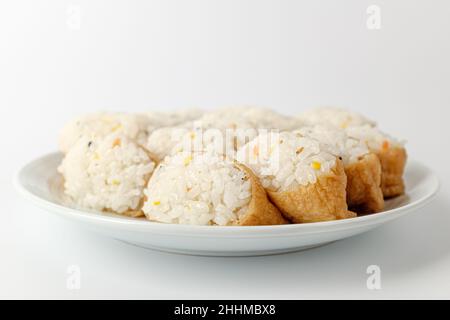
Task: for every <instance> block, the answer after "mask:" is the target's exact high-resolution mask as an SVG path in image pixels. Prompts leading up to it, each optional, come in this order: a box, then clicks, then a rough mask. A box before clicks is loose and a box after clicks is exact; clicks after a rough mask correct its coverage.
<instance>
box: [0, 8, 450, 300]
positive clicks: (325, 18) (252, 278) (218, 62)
mask: <svg viewBox="0 0 450 320" xmlns="http://www.w3.org/2000/svg"><path fill="white" fill-rule="evenodd" d="M371 4H376V5H378V6H380V8H381V29H380V30H369V29H368V28H367V27H366V20H367V17H368V16H367V14H366V9H367V7H368V6H369V5H371ZM78 10H80V13H81V16H80V18H81V20H80V21H81V23H80V25H79V28H77V25H76V22H77V21H76V19H77V17H76V16H75V17H73V14H74V12H75V14H76V12H77V11H78ZM73 19H75V21H74V20H73ZM449 59H450V3H449V1H445V0H442V1H425V0H423V1H408V0H401V1H400V0H391V1H375V0H374V1H362V0H351V1H350V0H349V1H334V0H327V1H325V0H321V1H297V0H292V1H287V0H258V1H256V0H255V1H250V0H226V1H225V0H222V1H212V0H201V1H200V0H190V1H186V0H180V1H174V0H158V1H136V0H127V1H125V0H124V1H75V0H73V1H61V0H59V1H56V0H55V1H42V0H41V1H35V0H34V1H31V0H30V1H2V2H1V4H0V110H1V111H0V119H1V122H0V144H1V150H2V152H1V157H0V163H1V175H0V197H1V203H2V208H1V210H0V297H1V298H201V299H203V298H256V299H257V298H295V299H302V298H450V272H449V270H450V216H449V211H450V201H449V199H448V193H449V185H448V184H449V182H450V169H449V165H448V163H449V160H450V159H449V151H448V147H449V144H448V142H447V139H448V138H449V137H450V124H449V115H450V112H449V107H450V106H449V103H450V62H449ZM242 104H252V105H262V106H268V107H273V108H275V109H276V110H278V111H281V112H285V113H290V114H295V113H298V112H299V111H300V110H302V109H304V108H307V107H311V106H317V105H337V106H344V107H349V108H352V109H354V110H357V111H360V112H363V113H365V114H366V115H368V116H369V117H371V118H374V119H375V120H377V121H378V122H380V123H381V126H382V128H383V129H385V130H386V131H388V132H390V133H392V134H394V135H396V136H399V137H402V138H405V139H407V140H408V151H409V154H410V157H411V158H414V159H417V160H419V161H422V162H424V163H426V164H427V165H428V166H430V167H432V168H433V169H434V170H435V171H436V173H438V175H439V177H440V179H441V182H442V189H441V193H440V195H439V196H438V197H437V198H436V200H435V201H434V202H433V203H432V204H430V205H428V206H427V207H426V208H425V209H422V210H420V211H419V212H416V213H415V214H412V215H409V216H405V217H404V218H401V219H399V220H397V221H395V222H393V223H390V224H389V225H386V226H383V227H381V228H379V229H376V230H374V231H372V232H369V233H366V234H363V235H360V236H357V237H354V238H351V239H347V240H344V241H341V242H337V243H334V244H332V245H329V246H326V247H322V248H319V249H315V250H310V251H306V252H301V253H294V254H287V255H279V256H271V257H259V258H203V257H190V256H178V255H173V254H165V253H157V252H152V251H147V250H144V249H140V248H136V247H132V246H128V245H125V244H122V243H119V242H116V241H114V240H111V239H108V238H103V237H101V236H98V235H96V234H93V233H90V232H88V231H84V230H81V229H79V228H78V227H76V226H72V225H71V224H70V223H68V222H65V221H63V220H61V219H60V218H58V217H57V216H54V215H50V214H47V213H46V212H44V211H42V210H39V209H37V208H35V207H34V206H33V205H31V204H29V203H26V202H25V201H23V200H22V199H20V198H19V196H18V195H17V194H16V192H15V191H14V190H13V187H12V184H11V180H12V175H13V173H14V172H15V171H16V170H17V169H18V168H20V166H21V165H23V164H25V163H26V162H27V161H30V160H31V159H33V158H35V157H38V156H40V155H42V154H45V153H47V152H51V151H54V150H55V149H56V136H57V133H58V130H59V129H60V128H61V126H62V124H63V123H64V122H65V121H67V120H68V119H70V118H71V117H72V116H74V115H77V114H80V113H83V112H87V111H98V110H126V111H142V110H150V109H155V110H161V109H176V108H180V107H190V106H198V107H203V108H213V107H216V106H224V105H242ZM72 264H76V265H79V266H80V268H81V289H80V290H74V291H70V290H68V289H67V288H66V278H67V273H66V269H67V267H68V266H69V265H72ZM371 264H376V265H379V266H380V267H381V271H382V290H379V291H370V290H368V289H367V288H366V278H367V274H366V268H367V266H368V265H371Z"/></svg>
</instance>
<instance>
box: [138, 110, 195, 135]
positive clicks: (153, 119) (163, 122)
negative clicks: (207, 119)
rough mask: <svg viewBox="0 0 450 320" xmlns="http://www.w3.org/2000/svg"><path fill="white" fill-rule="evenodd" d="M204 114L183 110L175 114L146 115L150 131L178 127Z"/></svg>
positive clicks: (154, 112) (152, 113)
mask: <svg viewBox="0 0 450 320" xmlns="http://www.w3.org/2000/svg"><path fill="white" fill-rule="evenodd" d="M203 114H204V112H203V111H202V110H200V109H182V110H178V111H174V112H158V111H150V112H147V113H145V116H146V117H147V119H148V122H149V127H148V131H149V132H152V131H153V130H155V129H157V128H161V127H178V126H180V125H183V124H184V123H186V122H192V121H193V120H196V119H198V118H200V117H201V116H202V115H203Z"/></svg>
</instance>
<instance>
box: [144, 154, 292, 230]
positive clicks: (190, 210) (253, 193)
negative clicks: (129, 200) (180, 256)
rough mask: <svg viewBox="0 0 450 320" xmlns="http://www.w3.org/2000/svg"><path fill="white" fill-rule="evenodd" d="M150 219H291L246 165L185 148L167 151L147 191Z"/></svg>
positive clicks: (200, 222)
mask: <svg viewBox="0 0 450 320" xmlns="http://www.w3.org/2000/svg"><path fill="white" fill-rule="evenodd" d="M145 196H146V201H145V203H144V207H143V211H144V213H145V215H146V217H147V218H148V219H149V220H153V221H158V222H164V223H176V224H192V225H221V226H226V225H234V226H237V225H239V226H248V225H277V224H285V223H287V221H286V220H285V219H284V218H283V216H282V215H281V213H280V212H279V210H278V209H277V208H276V207H275V206H274V205H273V204H272V203H270V201H269V200H268V198H267V195H266V192H265V190H264V188H263V187H262V186H261V184H260V183H259V181H258V179H257V178H256V177H255V176H254V174H253V173H252V172H251V171H250V170H249V169H248V168H246V167H245V166H243V165H241V164H238V163H236V162H234V161H232V160H228V159H226V158H225V157H223V156H219V155H216V156H214V155H211V154H207V153H188V152H180V153H177V154H175V155H173V156H167V157H166V158H165V159H164V161H163V162H161V163H160V164H159V165H158V167H157V168H156V170H155V172H154V174H153V175H152V177H151V179H150V181H149V183H148V187H147V188H146V190H145Z"/></svg>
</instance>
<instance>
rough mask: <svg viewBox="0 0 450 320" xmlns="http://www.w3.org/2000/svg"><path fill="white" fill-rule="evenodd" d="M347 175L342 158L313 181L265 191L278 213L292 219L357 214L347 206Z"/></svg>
mask: <svg viewBox="0 0 450 320" xmlns="http://www.w3.org/2000/svg"><path fill="white" fill-rule="evenodd" d="M346 187H347V176H346V174H345V171H344V165H343V164H342V161H341V160H339V159H336V165H335V166H334V168H333V169H332V170H331V171H330V172H329V173H328V174H325V175H322V176H320V177H318V178H317V181H316V183H313V184H311V183H310V184H308V185H306V186H303V185H294V186H292V187H291V188H290V189H288V190H285V191H268V194H269V198H270V199H271V200H272V202H273V203H274V204H275V205H276V206H277V208H278V209H280V211H281V213H282V214H283V215H284V216H285V217H286V218H287V219H288V220H290V221H292V222H294V223H305V222H319V221H329V220H339V219H346V218H353V217H356V214H355V213H354V212H351V211H349V210H348V207H347V193H346Z"/></svg>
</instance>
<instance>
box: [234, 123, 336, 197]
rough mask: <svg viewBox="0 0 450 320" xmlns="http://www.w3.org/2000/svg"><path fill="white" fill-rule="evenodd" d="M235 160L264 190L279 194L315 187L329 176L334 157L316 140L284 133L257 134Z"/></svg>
mask: <svg viewBox="0 0 450 320" xmlns="http://www.w3.org/2000/svg"><path fill="white" fill-rule="evenodd" d="M237 160H238V161H240V162H242V163H244V164H246V165H247V166H248V167H250V168H251V169H252V170H253V171H254V172H255V174H256V175H257V176H258V177H259V178H260V180H261V183H262V185H263V186H264V187H265V188H266V189H269V190H271V191H283V190H287V189H288V188H290V187H291V186H292V185H295V184H300V185H307V184H309V183H315V182H316V181H317V177H318V176H320V175H322V174H326V173H329V172H330V170H331V169H332V168H333V167H334V165H335V162H336V157H335V156H334V155H332V154H331V153H329V152H327V151H324V150H322V149H321V146H320V143H319V142H318V141H317V140H315V139H312V138H307V137H303V136H301V135H300V134H299V133H298V132H297V133H294V132H288V131H284V132H281V133H277V132H269V133H264V134H260V135H259V136H258V137H256V138H255V139H254V140H252V141H251V142H249V143H248V144H246V145H245V146H244V147H242V148H241V149H240V150H239V151H238V154H237Z"/></svg>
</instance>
